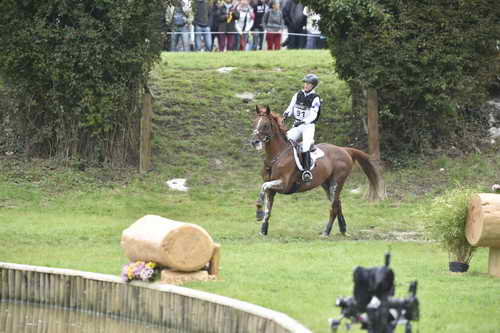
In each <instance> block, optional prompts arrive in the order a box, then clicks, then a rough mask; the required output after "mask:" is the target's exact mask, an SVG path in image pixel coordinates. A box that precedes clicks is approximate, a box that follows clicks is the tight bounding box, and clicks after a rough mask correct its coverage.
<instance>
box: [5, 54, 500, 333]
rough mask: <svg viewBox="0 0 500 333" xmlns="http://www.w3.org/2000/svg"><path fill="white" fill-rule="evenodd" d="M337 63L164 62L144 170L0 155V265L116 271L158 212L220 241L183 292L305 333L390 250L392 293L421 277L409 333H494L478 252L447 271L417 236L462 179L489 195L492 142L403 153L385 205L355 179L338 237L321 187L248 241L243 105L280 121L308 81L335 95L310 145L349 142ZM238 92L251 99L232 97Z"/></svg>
mask: <svg viewBox="0 0 500 333" xmlns="http://www.w3.org/2000/svg"><path fill="white" fill-rule="evenodd" d="M220 67H235V69H234V70H233V71H231V72H229V73H227V74H222V73H219V72H218V71H217V69H218V68H220ZM332 68H333V67H332V60H331V57H330V55H329V54H328V53H327V52H325V51H281V52H251V53H250V52H249V53H245V52H241V53H238V52H236V53H224V54H207V53H204V54H202V53H193V54H182V53H179V54H165V55H164V57H163V61H162V62H161V63H160V64H159V65H158V66H157V68H156V69H155V71H154V73H153V91H154V94H155V105H154V108H155V118H154V129H155V134H154V147H153V150H154V169H153V170H152V171H151V172H149V173H147V174H144V175H138V174H136V173H135V171H134V170H110V169H101V168H88V169H86V170H85V171H81V170H79V168H78V167H76V166H75V167H72V165H71V162H69V163H68V164H67V166H66V167H62V166H60V165H59V164H58V163H56V162H53V161H43V160H31V161H27V160H24V159H23V158H22V157H21V156H15V155H14V156H10V157H7V156H5V157H1V158H0V170H1V173H0V242H1V244H2V246H1V247H0V261H6V262H15V263H23V264H33V265H42V266H50V267H65V268H71V269H78V270H85V271H93V272H100V273H108V274H119V272H120V270H121V266H122V265H123V264H125V263H126V262H127V259H126V258H125V257H124V256H123V253H122V250H121V248H120V245H119V243H120V236H121V232H122V230H123V229H125V228H127V227H128V226H129V225H130V224H131V223H133V222H134V221H136V220H137V219H138V218H140V217H142V216H143V215H146V214H157V215H161V216H164V217H167V218H170V219H174V220H180V221H185V222H191V223H197V224H199V225H201V226H203V227H204V228H205V229H207V230H208V232H209V233H210V234H211V235H212V237H213V238H214V239H215V241H217V242H219V243H221V246H222V261H221V276H220V280H219V281H216V282H208V283H190V284H188V285H187V286H188V287H191V288H194V289H199V290H204V291H209V292H214V293H217V294H221V295H225V296H229V297H234V298H238V299H241V300H244V301H248V302H251V303H255V304H259V305H262V306H265V307H268V308H271V309H274V310H277V311H281V312H284V313H286V314H288V315H290V316H291V317H293V318H295V319H297V320H299V321H300V322H301V323H303V324H304V325H305V326H307V327H309V328H310V329H311V330H313V331H314V332H318V333H322V332H328V331H329V329H328V323H327V319H328V318H330V317H336V316H338V315H339V309H338V308H335V307H334V304H335V299H336V297H338V296H348V295H350V294H351V293H352V269H353V268H354V267H355V266H358V265H361V266H369V267H372V266H379V265H382V263H383V255H384V253H385V252H386V251H388V250H390V251H391V253H392V258H393V260H392V268H393V269H394V271H395V273H396V283H397V289H396V293H397V296H399V297H402V296H404V295H406V290H407V288H408V285H409V283H410V282H411V281H412V280H418V283H419V290H418V297H419V299H420V302H421V321H420V323H419V324H418V327H419V330H420V332H450V333H451V332H498V331H499V328H500V279H495V278H492V277H490V276H488V275H487V274H486V272H487V255H488V254H487V250H486V249H479V251H477V253H476V254H475V256H474V258H473V259H472V262H471V268H470V269H469V272H467V273H465V274H452V273H449V272H448V256H447V253H446V252H445V251H444V250H442V249H441V248H439V247H438V246H437V244H436V243H434V242H432V241H429V240H427V239H426V237H425V235H424V228H423V222H424V221H423V217H422V216H423V215H422V212H423V211H426V210H428V208H429V207H430V203H431V200H432V199H433V198H434V197H435V196H437V195H440V194H441V193H443V192H444V191H446V190H447V189H450V188H453V187H455V186H457V185H458V184H460V185H463V186H473V187H476V188H477V189H478V191H487V190H488V188H489V186H491V183H492V182H494V181H495V179H496V178H498V175H499V171H498V170H500V168H499V164H500V157H499V153H498V152H499V150H498V147H496V148H495V147H492V148H491V150H490V151H484V152H483V153H481V154H473V155H468V156H461V157H460V158H451V157H447V156H446V155H445V154H442V155H439V156H436V157H435V158H423V157H422V156H414V157H413V158H411V159H409V160H407V161H405V167H404V168H398V169H394V168H388V169H386V171H385V174H384V178H385V182H386V185H387V192H388V195H389V196H388V199H387V200H386V201H384V202H380V203H377V204H370V203H368V202H367V201H366V200H365V199H364V198H363V191H364V190H365V189H366V184H367V182H366V179H365V177H364V175H363V174H362V173H361V172H360V171H359V170H357V169H355V171H354V173H353V174H352V175H351V177H350V178H349V179H348V182H347V185H346V187H345V188H344V191H343V198H342V204H343V210H344V214H345V217H346V221H347V227H348V233H349V235H348V236H346V237H343V236H340V235H339V234H338V228H337V227H336V225H335V226H334V229H333V232H332V233H333V235H332V236H331V237H330V238H328V239H321V238H320V237H319V233H320V231H321V230H322V228H323V226H324V223H325V222H326V221H327V218H328V202H327V201H326V199H325V195H324V193H323V191H322V190H316V191H312V192H309V193H304V194H298V195H293V196H277V197H276V202H275V207H274V210H273V216H272V218H271V222H270V229H269V236H267V237H265V238H263V237H261V236H259V235H258V230H259V224H257V223H256V222H255V217H254V216H255V207H254V202H255V199H256V196H257V193H258V190H259V187H260V183H261V180H260V178H259V170H260V167H261V158H260V156H259V155H258V154H257V153H256V152H254V151H253V150H252V149H251V147H250V146H249V145H248V137H249V134H250V132H251V128H250V121H251V114H252V112H253V111H252V110H253V108H254V104H255V103H260V104H269V105H270V106H271V107H272V108H273V109H276V110H277V111H278V110H279V111H280V112H281V111H282V110H283V109H284V107H286V104H287V103H288V99H289V98H290V97H291V94H292V93H293V92H294V90H295V89H297V88H298V87H300V82H299V83H297V81H298V78H300V77H301V76H302V75H303V73H304V72H309V71H314V72H317V73H319V74H320V77H322V78H324V79H323V80H322V81H323V82H322V85H321V86H320V89H318V90H319V92H320V93H321V94H322V95H323V96H324V98H326V100H327V101H328V98H329V97H330V96H331V95H332V94H335V96H336V98H335V100H336V104H335V107H333V106H332V105H330V107H329V108H326V109H325V110H324V111H322V112H323V113H325V122H324V123H322V124H320V125H318V127H320V128H319V129H318V141H328V142H333V143H337V144H347V142H345V140H347V138H348V136H347V135H346V133H347V129H345V128H338V127H340V125H336V124H337V123H336V121H337V120H338V119H337V116H338V114H339V113H342V112H348V109H349V96H348V94H347V90H346V89H345V84H344V83H343V82H341V81H339V80H338V79H337V78H336V77H335V75H334V74H333V73H332V72H333V69H332ZM242 92H252V93H255V95H256V98H255V100H254V101H251V102H250V103H248V102H245V101H243V100H241V99H240V98H238V97H236V96H235V94H236V93H242ZM327 105H328V104H327ZM441 169H442V171H440V170H441ZM177 177H181V178H187V186H188V187H189V188H190V190H189V191H188V192H178V191H174V190H170V189H169V188H168V187H167V186H166V185H165V182H166V181H167V180H169V179H171V178H177ZM497 181H498V180H497ZM399 331H401V332H402V330H399Z"/></svg>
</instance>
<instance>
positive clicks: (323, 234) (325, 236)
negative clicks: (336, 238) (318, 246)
mask: <svg viewBox="0 0 500 333" xmlns="http://www.w3.org/2000/svg"><path fill="white" fill-rule="evenodd" d="M329 236H330V235H329V234H327V233H326V232H322V233H320V234H319V237H321V238H328V237H329Z"/></svg>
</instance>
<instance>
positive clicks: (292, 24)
mask: <svg viewBox="0 0 500 333" xmlns="http://www.w3.org/2000/svg"><path fill="white" fill-rule="evenodd" d="M319 20H320V16H319V15H318V14H316V13H314V12H313V11H311V10H310V9H309V8H307V7H304V6H303V5H302V4H299V3H297V2H296V0H237V1H234V0H178V1H177V4H176V5H175V6H171V7H168V8H167V10H166V11H165V15H164V17H163V18H162V23H163V28H164V30H165V33H166V34H165V36H166V38H165V45H164V48H165V49H166V50H168V51H172V52H176V51H221V52H223V51H236V50H241V51H249V50H264V49H267V50H279V49H280V48H281V47H282V46H283V47H287V48H288V49H301V48H308V49H316V48H324V47H325V38H324V36H322V35H321V32H320V30H319ZM285 36H286V37H287V38H286V40H283V39H284V37H285ZM264 40H265V41H266V43H265V44H264Z"/></svg>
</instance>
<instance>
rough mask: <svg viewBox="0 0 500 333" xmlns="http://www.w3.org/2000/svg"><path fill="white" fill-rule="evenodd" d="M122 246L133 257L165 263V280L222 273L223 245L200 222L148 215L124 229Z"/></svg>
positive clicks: (173, 280) (206, 278)
mask: <svg viewBox="0 0 500 333" xmlns="http://www.w3.org/2000/svg"><path fill="white" fill-rule="evenodd" d="M121 246H122V248H123V250H124V252H125V256H127V258H128V259H129V260H130V261H154V262H156V263H158V264H160V265H161V266H164V267H165V269H164V270H162V273H161V276H162V277H161V280H162V282H166V283H173V284H177V283H182V282H185V281H189V280H208V279H213V278H215V277H217V275H218V273H219V261H220V246H219V244H216V243H214V241H213V240H212V237H210V235H209V234H208V232H207V231H205V229H203V228H202V227H200V226H198V225H196V224H191V223H184V222H179V221H174V220H170V219H167V218H164V217H161V216H157V215H146V216H144V217H142V218H140V219H139V220H137V221H136V222H135V223H133V224H132V225H131V226H130V227H128V228H127V229H125V230H124V231H123V232H122V238H121Z"/></svg>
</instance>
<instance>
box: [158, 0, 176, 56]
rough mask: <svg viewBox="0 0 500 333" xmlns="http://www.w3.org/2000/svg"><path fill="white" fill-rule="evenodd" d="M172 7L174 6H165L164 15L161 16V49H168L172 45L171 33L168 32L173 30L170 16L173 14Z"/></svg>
mask: <svg viewBox="0 0 500 333" xmlns="http://www.w3.org/2000/svg"><path fill="white" fill-rule="evenodd" d="M174 9H175V7H174V6H166V8H165V12H164V15H163V16H162V18H161V24H160V26H161V30H162V49H164V50H165V51H170V48H171V45H172V38H173V35H172V34H170V32H172V31H173V27H172V25H173V23H172V16H173V15H174Z"/></svg>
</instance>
